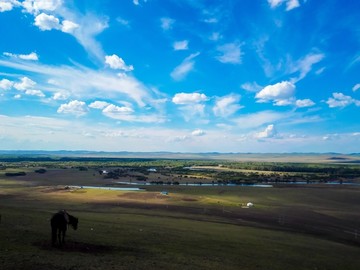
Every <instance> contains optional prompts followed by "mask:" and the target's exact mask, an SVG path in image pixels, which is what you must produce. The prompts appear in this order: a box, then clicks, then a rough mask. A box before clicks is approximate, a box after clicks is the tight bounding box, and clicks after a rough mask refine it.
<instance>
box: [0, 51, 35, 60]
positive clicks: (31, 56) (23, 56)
mask: <svg viewBox="0 0 360 270" xmlns="http://www.w3.org/2000/svg"><path fill="white" fill-rule="evenodd" d="M3 54H4V55H6V56H9V57H14V58H20V59H23V60H32V61H37V60H39V56H38V55H37V53H36V52H31V53H29V54H14V53H9V52H4V53H3Z"/></svg>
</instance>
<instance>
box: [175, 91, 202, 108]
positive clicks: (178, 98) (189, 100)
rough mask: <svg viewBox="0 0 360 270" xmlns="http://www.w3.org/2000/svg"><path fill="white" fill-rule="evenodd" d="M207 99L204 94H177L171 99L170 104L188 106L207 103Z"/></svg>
mask: <svg viewBox="0 0 360 270" xmlns="http://www.w3.org/2000/svg"><path fill="white" fill-rule="evenodd" d="M207 100H208V98H207V96H206V95H205V94H200V93H177V94H176V95H175V96H174V97H173V98H172V102H174V103H175V104H180V105H189V104H195V103H200V102H203V101H207Z"/></svg>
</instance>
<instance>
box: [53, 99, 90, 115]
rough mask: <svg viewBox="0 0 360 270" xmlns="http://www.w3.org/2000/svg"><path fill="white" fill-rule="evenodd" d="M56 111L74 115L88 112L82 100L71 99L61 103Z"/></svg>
mask: <svg viewBox="0 0 360 270" xmlns="http://www.w3.org/2000/svg"><path fill="white" fill-rule="evenodd" d="M57 112H58V113H65V114H74V115H76V116H82V115H85V114H86V113H87V112H88V108H87V106H86V104H85V102H83V101H78V100H72V101H70V102H69V103H66V104H61V106H60V107H59V108H58V110H57Z"/></svg>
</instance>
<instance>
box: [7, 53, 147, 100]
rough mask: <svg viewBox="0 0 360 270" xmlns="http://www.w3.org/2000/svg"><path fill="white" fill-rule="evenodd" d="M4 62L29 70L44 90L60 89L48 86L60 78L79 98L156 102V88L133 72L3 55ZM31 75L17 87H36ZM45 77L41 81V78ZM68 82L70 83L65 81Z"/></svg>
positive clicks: (60, 81)
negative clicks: (129, 73)
mask: <svg viewBox="0 0 360 270" xmlns="http://www.w3.org/2000/svg"><path fill="white" fill-rule="evenodd" d="M0 66H4V67H8V68H12V69H16V70H21V71H26V72H30V73H32V74H34V76H36V77H37V78H38V80H37V82H38V85H37V88H40V90H43V91H54V92H58V91H59V89H58V88H56V89H53V90H52V88H49V87H48V81H49V80H50V81H53V82H59V83H58V84H59V86H60V87H61V88H62V90H63V91H65V92H67V93H69V94H70V96H71V97H72V98H74V99H76V98H88V99H90V98H93V97H98V96H102V97H106V98H109V99H112V98H119V97H121V96H122V97H124V98H125V99H129V98H130V100H132V101H135V102H136V103H137V104H138V105H139V106H141V107H143V106H145V105H146V103H150V104H152V102H153V100H154V98H153V97H152V91H151V90H150V89H149V88H147V87H146V86H145V85H143V84H142V83H141V82H140V81H138V80H137V79H136V78H134V77H133V76H130V75H126V74H120V75H116V74H114V73H113V72H107V71H105V70H100V71H99V70H94V69H90V68H86V67H83V66H76V67H75V66H60V67H56V66H49V65H44V64H41V63H38V62H29V61H26V62H25V61H8V60H1V59H0ZM30 80H31V79H29V78H28V79H24V78H23V79H21V82H20V83H16V85H17V87H18V88H19V87H20V88H22V89H25V88H26V87H33V83H35V82H33V81H32V80H31V81H32V82H33V83H31V82H30ZM40 80H41V82H40ZM64 82H66V83H64Z"/></svg>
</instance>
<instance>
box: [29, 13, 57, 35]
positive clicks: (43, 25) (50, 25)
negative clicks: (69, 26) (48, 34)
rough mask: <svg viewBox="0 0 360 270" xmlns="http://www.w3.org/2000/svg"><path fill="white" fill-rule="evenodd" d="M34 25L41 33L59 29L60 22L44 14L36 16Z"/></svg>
mask: <svg viewBox="0 0 360 270" xmlns="http://www.w3.org/2000/svg"><path fill="white" fill-rule="evenodd" d="M34 24H35V25H36V26H37V27H39V28H40V30H42V31H46V30H52V29H56V30H59V29H61V25H60V20H59V19H58V18H56V17H55V16H53V15H47V14H45V13H41V14H39V15H37V16H36V17H35V23H34Z"/></svg>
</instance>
